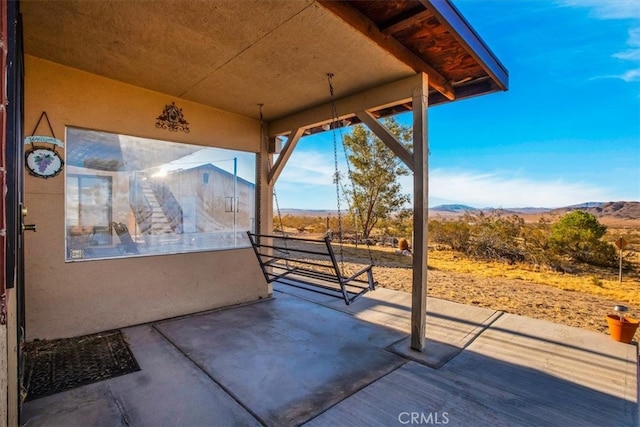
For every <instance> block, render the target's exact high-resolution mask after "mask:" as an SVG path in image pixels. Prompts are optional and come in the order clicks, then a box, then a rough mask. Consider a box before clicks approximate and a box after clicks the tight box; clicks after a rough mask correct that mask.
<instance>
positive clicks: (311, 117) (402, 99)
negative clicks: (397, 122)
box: [269, 73, 421, 136]
mask: <svg viewBox="0 0 640 427" xmlns="http://www.w3.org/2000/svg"><path fill="white" fill-rule="evenodd" d="M420 76H421V74H420V73H418V74H414V75H413V76H410V77H407V78H404V79H402V80H397V81H395V82H391V83H388V84H385V85H382V86H377V87H374V88H372V89H368V90H365V91H362V92H359V93H356V94H353V95H350V96H347V97H344V98H340V99H337V100H336V110H337V111H338V114H339V117H338V120H342V119H347V118H349V117H353V116H354V115H355V113H356V112H357V111H375V110H380V109H383V108H387V107H392V106H395V105H402V104H405V103H409V102H411V96H412V93H413V88H415V87H416V85H419V84H420V81H421V77H420ZM328 95H329V94H328V93H327V98H329V96H328ZM331 111H332V109H331V103H330V102H327V103H325V104H322V105H318V106H316V107H312V108H309V109H307V110H304V111H301V112H299V113H296V114H293V115H291V116H287V117H281V118H279V119H275V120H272V121H271V122H270V123H269V136H278V135H286V134H288V133H289V132H291V131H292V130H294V129H298V128H305V129H308V128H311V127H316V126H320V125H322V124H323V123H330V122H331V121H333V119H334V117H332V114H331Z"/></svg>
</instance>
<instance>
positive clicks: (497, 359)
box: [23, 287, 638, 426]
mask: <svg viewBox="0 0 640 427" xmlns="http://www.w3.org/2000/svg"><path fill="white" fill-rule="evenodd" d="M291 289H294V288H288V287H282V288H279V287H276V291H275V293H274V298H272V299H269V300H265V301H263V302H259V303H253V304H248V305H243V306H239V307H235V308H229V309H224V310H217V311H211V312H206V313H200V314H196V315H193V316H188V317H181V318H176V319H170V320H166V321H159V322H153V323H150V324H145V325H139V326H133V327H129V328H125V329H124V330H123V332H124V334H125V336H126V339H127V340H128V341H129V343H130V345H131V348H132V350H133V353H134V355H135V357H136V359H137V360H138V363H139V364H140V368H141V370H140V371H139V372H136V373H132V374H128V375H125V376H121V377H117V378H113V379H110V380H107V381H103V382H99V383H95V384H92V385H87V386H83V387H80V388H77V389H74V390H71V391H67V392H63V393H60V394H55V395H52V396H49V397H44V398H40V399H36V400H33V401H31V402H28V403H26V404H25V405H24V412H23V424H24V425H29V426H39V425H42V426H53V425H60V426H62V425H64V426H73V425H78V426H79V425H95V426H99V425H110V426H113V425H123V426H124V425H132V426H145V425H148V426H170V425H184V426H201V425H202V426H203V425H256V426H257V425H267V426H292V425H309V426H336V425H349V426H391V425H408V424H422V425H424V424H443V425H452V426H468V425H474V426H512V425H518V426H524V425H531V426H539V425H546V426H567V425H580V426H591V425H592V426H601V425H619V426H631V425H636V424H637V422H638V404H637V347H636V346H635V345H628V344H622V343H617V342H614V341H612V340H611V339H610V338H609V337H608V336H605V335H603V334H598V333H595V332H590V331H585V330H581V329H576V328H571V327H567V326H562V325H557V324H552V323H548V322H544V321H540V320H534V319H530V318H525V317H520V316H516V315H511V314H506V313H502V312H495V311H493V310H488V309H482V308H477V307H470V306H463V305H460V304H456V303H452V302H448V301H444V300H437V299H430V300H429V302H428V305H429V307H430V308H429V312H428V320H427V324H428V331H427V337H428V338H427V341H428V342H427V346H428V347H427V348H428V349H429V351H428V353H427V354H420V353H417V352H412V351H408V350H407V345H406V342H407V341H408V340H409V336H408V331H409V312H410V299H411V298H410V295H409V294H406V293H402V292H398V291H391V290H386V289H378V290H377V291H376V292H373V293H369V294H367V295H365V296H364V297H363V298H362V299H361V300H359V301H358V302H357V303H355V304H353V305H351V306H345V305H344V304H343V303H340V302H338V301H336V300H333V299H326V298H324V297H318V294H313V293H308V292H306V291H300V290H296V291H293V292H292V291H291Z"/></svg>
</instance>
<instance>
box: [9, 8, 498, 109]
mask: <svg viewBox="0 0 640 427" xmlns="http://www.w3.org/2000/svg"><path fill="white" fill-rule="evenodd" d="M21 9H22V13H23V18H24V36H25V39H24V40H25V52H26V54H28V55H32V56H35V57H38V58H42V59H45V60H49V61H53V62H56V63H60V64H63V65H67V66H70V67H74V68H77V69H80V70H84V71H87V72H90V73H94V74H97V75H101V76H105V77H109V78H112V79H115V80H119V81H122V82H125V83H129V84H132V85H136V86H139V87H143V88H147V89H151V90H154V91H158V92H161V93H165V94H167V95H170V96H172V97H176V98H180V99H185V100H188V101H193V102H197V103H200V104H204V105H207V106H211V107H215V108H219V109H222V110H225V111H229V112H232V113H236V114H240V115H244V116H249V117H257V116H258V107H257V105H256V104H259V103H264V104H265V106H264V114H265V119H266V120H273V119H279V118H282V117H286V116H289V115H291V114H294V113H296V112H299V111H302V110H306V109H309V108H312V107H314V106H317V105H320V104H323V103H326V102H327V100H328V97H329V93H328V86H327V73H329V72H332V73H335V77H334V84H335V87H336V96H337V97H344V96H349V95H352V94H356V93H358V92H361V91H365V90H367V89H371V88H374V87H377V86H380V85H383V84H386V83H390V82H394V81H397V80H400V79H403V78H406V77H409V76H412V75H414V74H415V73H416V72H425V73H427V74H429V82H430V86H431V88H432V91H431V92H432V93H431V96H430V104H431V105H434V104H438V103H441V102H449V101H451V100H456V99H462V98H465V97H468V96H475V95H479V94H484V93H490V92H494V91H498V90H506V88H507V84H508V74H507V72H506V70H505V69H504V67H502V65H501V64H500V63H499V61H498V60H497V59H496V58H495V56H494V55H493V54H492V53H491V52H490V51H489V49H488V48H487V47H486V46H485V45H484V43H482V41H481V40H480V39H479V37H478V36H477V35H476V34H475V32H473V30H472V29H471V28H470V27H469V25H468V24H467V22H466V21H465V20H464V18H462V17H461V16H460V14H459V13H458V12H457V10H456V9H455V7H453V6H452V5H451V3H449V2H448V1H443V0H424V1H416V0H398V1H396V0H391V1H384V2H382V1H375V2H374V1H348V2H347V1H324V0H321V1H314V0H269V1H263V0H256V1H252V0H242V1H237V0H215V1H214V0H155V1H144V0H142V1H136V0H131V1H102V0H98V1H86V0H61V1H33V0H26V1H23V2H22V3H21ZM27 73H28V70H27ZM410 108H411V105H406V104H403V105H398V106H395V107H393V110H388V111H380V112H379V113H380V115H382V114H389V113H395V112H399V111H402V110H406V109H410Z"/></svg>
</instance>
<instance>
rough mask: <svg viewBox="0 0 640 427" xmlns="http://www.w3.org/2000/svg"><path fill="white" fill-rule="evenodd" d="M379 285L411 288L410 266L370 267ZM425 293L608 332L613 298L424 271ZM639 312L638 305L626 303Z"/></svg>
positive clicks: (409, 289)
mask: <svg viewBox="0 0 640 427" xmlns="http://www.w3.org/2000/svg"><path fill="white" fill-rule="evenodd" d="M374 276H375V278H376V280H377V281H378V283H379V286H382V287H385V288H389V289H397V290H402V291H406V292H411V270H410V269H407V268H390V267H378V266H377V267H374ZM427 295H429V296H431V297H435V298H442V299H446V300H449V301H455V302H459V303H462V304H468V305H475V306H478V307H485V308H491V309H494V310H500V311H504V312H507V313H513V314H518V315H521V316H527V317H532V318H535V319H542V320H548V321H550V322H555V323H561V324H564V325H568V326H575V327H578V328H583V329H588V330H592V331H597V332H603V333H607V334H608V333H609V332H608V329H607V322H606V320H605V316H606V315H607V314H608V313H611V312H613V306H614V305H616V304H617V302H616V301H611V300H607V299H605V298H602V297H598V296H595V295H589V294H583V293H580V292H573V291H564V290H561V289H557V288H554V287H552V286H547V285H540V284H535V283H531V282H525V281H523V280H512V279H501V278H485V277H477V276H474V275H473V274H467V273H452V272H443V271H437V270H429V272H428V288H427ZM629 310H630V312H631V313H633V314H635V315H636V316H637V315H638V314H640V307H629Z"/></svg>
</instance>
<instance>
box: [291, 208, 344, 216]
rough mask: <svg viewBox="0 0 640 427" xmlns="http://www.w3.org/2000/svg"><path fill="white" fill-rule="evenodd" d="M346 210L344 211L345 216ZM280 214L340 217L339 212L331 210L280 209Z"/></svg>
mask: <svg viewBox="0 0 640 427" xmlns="http://www.w3.org/2000/svg"><path fill="white" fill-rule="evenodd" d="M345 212H346V209H344V210H343V211H342V213H343V214H344V213H345ZM280 213H281V214H282V215H293V216H334V215H338V211H336V210H331V209H290V208H284V209H280Z"/></svg>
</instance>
